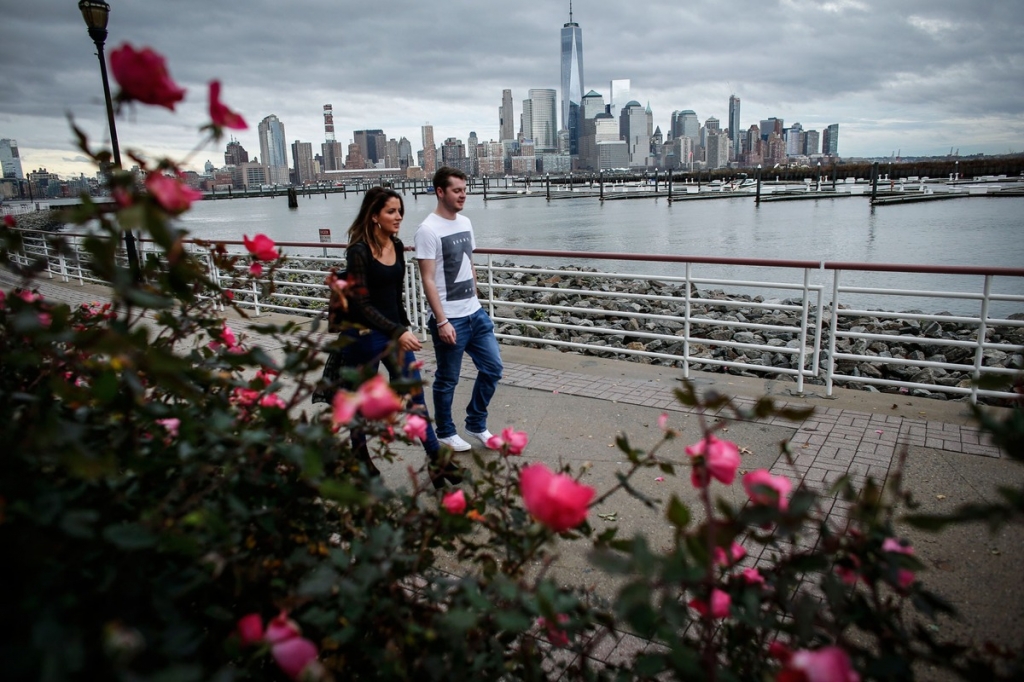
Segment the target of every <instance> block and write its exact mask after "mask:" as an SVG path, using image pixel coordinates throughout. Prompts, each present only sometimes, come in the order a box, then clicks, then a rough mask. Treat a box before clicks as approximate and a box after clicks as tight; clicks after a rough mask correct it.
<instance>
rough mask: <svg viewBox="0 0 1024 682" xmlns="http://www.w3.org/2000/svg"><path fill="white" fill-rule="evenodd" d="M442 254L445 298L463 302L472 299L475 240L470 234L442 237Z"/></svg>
mask: <svg viewBox="0 0 1024 682" xmlns="http://www.w3.org/2000/svg"><path fill="white" fill-rule="evenodd" d="M441 254H442V255H443V257H444V287H445V294H446V295H445V298H446V299H448V300H449V301H462V300H465V299H467V298H472V297H473V296H474V295H475V292H474V291H473V258H472V254H473V240H472V239H470V237H469V232H459V233H457V234H452V235H449V236H447V237H441Z"/></svg>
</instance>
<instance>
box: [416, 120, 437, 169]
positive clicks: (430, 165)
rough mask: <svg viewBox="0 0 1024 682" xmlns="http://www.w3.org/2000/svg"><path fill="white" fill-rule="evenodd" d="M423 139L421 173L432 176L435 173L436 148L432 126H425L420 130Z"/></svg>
mask: <svg viewBox="0 0 1024 682" xmlns="http://www.w3.org/2000/svg"><path fill="white" fill-rule="evenodd" d="M420 135H422V137H423V172H424V173H426V174H428V175H433V174H434V172H435V171H437V147H435V146H434V126H432V125H430V124H427V125H425V126H422V127H421V128H420Z"/></svg>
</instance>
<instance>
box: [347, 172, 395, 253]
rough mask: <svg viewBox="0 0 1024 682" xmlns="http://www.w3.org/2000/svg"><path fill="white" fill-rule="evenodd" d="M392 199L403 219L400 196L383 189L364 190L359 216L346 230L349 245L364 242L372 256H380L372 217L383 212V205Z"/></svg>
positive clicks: (379, 243)
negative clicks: (396, 202) (396, 201)
mask: <svg viewBox="0 0 1024 682" xmlns="http://www.w3.org/2000/svg"><path fill="white" fill-rule="evenodd" d="M392 198H395V199H398V212H399V214H400V215H401V216H402V217H403V218H404V217H405V202H404V201H402V195H401V194H399V193H398V192H396V191H395V190H393V189H387V188H385V187H371V188H370V189H368V190H366V196H364V197H363V205H362V206H360V207H359V215H357V216H356V219H355V220H354V221H352V226H351V227H350V228H348V243H349V244H355V243H357V242H366V245H367V246H369V247H370V251H371V252H372V253H373V255H374V256H379V255H380V253H381V248H382V243H381V240H380V238H379V237H378V236H377V232H376V231H375V229H374V228H375V225H376V223H375V222H374V220H373V217H374V216H375V215H377V214H378V213H380V212H381V211H383V210H384V205H385V204H387V203H388V200H390V199H392Z"/></svg>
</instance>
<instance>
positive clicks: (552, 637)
mask: <svg viewBox="0 0 1024 682" xmlns="http://www.w3.org/2000/svg"><path fill="white" fill-rule="evenodd" d="M568 622H569V616H567V615H566V614H564V613H560V614H558V622H557V623H549V622H548V621H547V619H546V618H544V617H543V616H541V617H540V618H538V619H537V626H538V627H542V628H544V629H545V630H547V633H546V634H545V638H546V639H547V640H548V641H549V642H551V644H552V645H554V646H562V647H565V646H569V633H567V632H566V631H565V630H563V629H562V628H561V624H562V623H568Z"/></svg>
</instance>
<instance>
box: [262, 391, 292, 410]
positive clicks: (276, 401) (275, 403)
mask: <svg viewBox="0 0 1024 682" xmlns="http://www.w3.org/2000/svg"><path fill="white" fill-rule="evenodd" d="M260 405H261V406H262V407H276V408H278V409H281V410H283V409H285V408H286V407H288V406H287V405H286V404H285V402H284V401H283V400H281V396H279V395H277V394H276V393H270V394H268V395H265V396H263V397H262V398H260Z"/></svg>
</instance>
